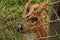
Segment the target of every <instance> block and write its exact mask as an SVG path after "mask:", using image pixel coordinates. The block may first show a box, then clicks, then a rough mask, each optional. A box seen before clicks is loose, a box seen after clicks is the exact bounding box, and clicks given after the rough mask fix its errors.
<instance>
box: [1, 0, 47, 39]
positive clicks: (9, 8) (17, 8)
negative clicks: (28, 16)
mask: <svg viewBox="0 0 60 40" xmlns="http://www.w3.org/2000/svg"><path fill="white" fill-rule="evenodd" d="M27 1H28V0H0V40H22V39H21V34H20V33H18V32H17V31H16V28H17V25H18V24H19V23H20V21H21V20H22V15H21V14H22V11H23V9H24V4H25V3H26V2H27ZM43 1H46V0H34V1H33V3H41V2H43Z"/></svg>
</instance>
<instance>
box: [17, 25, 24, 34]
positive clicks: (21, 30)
mask: <svg viewBox="0 0 60 40" xmlns="http://www.w3.org/2000/svg"><path fill="white" fill-rule="evenodd" d="M23 30H24V28H23V25H18V28H17V32H21V33H23Z"/></svg>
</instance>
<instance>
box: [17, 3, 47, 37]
mask: <svg viewBox="0 0 60 40" xmlns="http://www.w3.org/2000/svg"><path fill="white" fill-rule="evenodd" d="M45 5H46V4H45V3H42V5H39V4H33V5H30V7H29V8H26V9H25V13H26V10H28V12H27V14H26V15H25V16H24V22H23V23H22V24H21V25H19V26H18V29H19V31H20V32H25V33H26V32H27V33H29V34H30V33H32V32H33V33H34V34H36V35H35V36H36V37H38V36H39V37H40V36H41V35H42V36H46V32H45V30H44V27H46V25H45V24H43V23H46V20H45V19H44V17H45V15H46V12H45V11H44V10H42V12H40V11H41V9H43V7H44V6H45ZM40 7H41V8H40ZM35 12H36V13H35ZM25 13H24V14H25ZM41 23H42V25H40V24H41ZM38 31H39V32H40V34H41V35H40V34H39V32H38Z"/></svg>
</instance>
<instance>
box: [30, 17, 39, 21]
mask: <svg viewBox="0 0 60 40" xmlns="http://www.w3.org/2000/svg"><path fill="white" fill-rule="evenodd" d="M30 19H31V21H32V22H36V21H38V18H37V17H32V18H30Z"/></svg>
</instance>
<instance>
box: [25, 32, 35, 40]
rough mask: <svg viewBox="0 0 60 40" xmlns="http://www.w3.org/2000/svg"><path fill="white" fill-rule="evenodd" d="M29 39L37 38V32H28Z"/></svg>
mask: <svg viewBox="0 0 60 40" xmlns="http://www.w3.org/2000/svg"><path fill="white" fill-rule="evenodd" d="M26 37H27V40H34V39H35V38H36V34H35V33H27V34H26Z"/></svg>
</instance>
